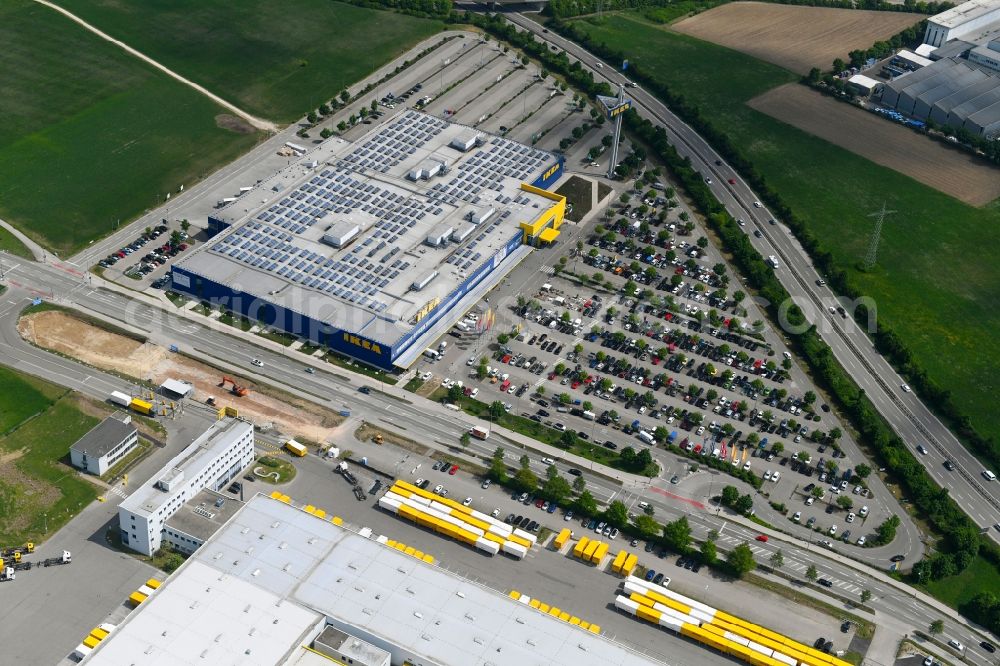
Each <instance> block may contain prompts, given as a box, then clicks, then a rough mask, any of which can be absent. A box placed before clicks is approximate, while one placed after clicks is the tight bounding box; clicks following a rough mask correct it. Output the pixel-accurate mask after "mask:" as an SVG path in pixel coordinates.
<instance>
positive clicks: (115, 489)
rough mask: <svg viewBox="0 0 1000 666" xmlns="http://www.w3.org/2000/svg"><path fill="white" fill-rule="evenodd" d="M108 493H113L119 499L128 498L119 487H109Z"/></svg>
mask: <svg viewBox="0 0 1000 666" xmlns="http://www.w3.org/2000/svg"><path fill="white" fill-rule="evenodd" d="M108 492H109V493H113V494H115V495H118V496H119V497H121V498H122V499H125V498H126V497H128V493H126V492H125V491H124V490H122V489H121V488H120V487H118V486H111V487H109V488H108Z"/></svg>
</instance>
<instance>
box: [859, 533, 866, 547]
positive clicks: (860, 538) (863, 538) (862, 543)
mask: <svg viewBox="0 0 1000 666" xmlns="http://www.w3.org/2000/svg"><path fill="white" fill-rule="evenodd" d="M865 541H867V539H865V537H864V536H863V535H862V536H859V537H858V545H859V546H863V545H865Z"/></svg>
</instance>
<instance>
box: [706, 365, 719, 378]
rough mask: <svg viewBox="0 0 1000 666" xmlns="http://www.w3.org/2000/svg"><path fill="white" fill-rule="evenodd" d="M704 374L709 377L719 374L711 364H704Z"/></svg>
mask: <svg viewBox="0 0 1000 666" xmlns="http://www.w3.org/2000/svg"><path fill="white" fill-rule="evenodd" d="M705 374H706V375H708V376H709V377H714V376H716V375H717V374H719V371H718V370H717V369H716V367H715V364H713V363H706V364H705Z"/></svg>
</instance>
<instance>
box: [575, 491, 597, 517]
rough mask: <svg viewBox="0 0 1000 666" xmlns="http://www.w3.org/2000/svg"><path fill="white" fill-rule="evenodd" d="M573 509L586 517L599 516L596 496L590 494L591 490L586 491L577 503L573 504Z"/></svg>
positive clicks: (578, 498)
mask: <svg viewBox="0 0 1000 666" xmlns="http://www.w3.org/2000/svg"><path fill="white" fill-rule="evenodd" d="M573 509H574V510H575V511H576V512H577V513H579V514H582V515H584V516H596V515H597V500H595V499H594V496H593V495H591V494H590V491H589V490H584V491H583V492H582V493H580V495H579V497H577V498H576V501H575V502H573Z"/></svg>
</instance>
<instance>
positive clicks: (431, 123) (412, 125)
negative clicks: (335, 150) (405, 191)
mask: <svg viewBox="0 0 1000 666" xmlns="http://www.w3.org/2000/svg"><path fill="white" fill-rule="evenodd" d="M447 126H448V123H446V122H444V121H443V120H440V119H438V118H435V117H433V116H428V115H424V114H422V113H417V112H416V111H407V112H406V113H404V114H402V115H400V116H399V117H398V118H397V119H396V120H394V121H393V122H391V123H389V124H388V125H386V126H385V127H384V128H383V129H382V130H381V131H380V132H379V133H378V134H376V135H373V136H371V137H369V139H368V140H367V141H365V142H364V143H362V144H360V145H359V146H358V147H357V148H356V149H355V150H353V151H352V152H350V153H349V154H347V155H345V156H344V157H343V159H342V161H343V162H345V163H346V164H350V165H351V166H352V167H354V168H355V169H367V170H372V171H378V172H380V173H386V172H388V171H389V169H390V168H392V167H394V166H396V165H397V164H399V163H400V162H402V161H403V160H404V159H406V158H407V157H409V156H410V155H412V154H414V153H415V152H416V151H417V149H418V148H420V147H422V146H423V145H424V144H425V143H427V142H428V141H429V140H430V139H431V138H433V137H434V136H437V135H438V134H440V133H441V130H443V129H444V128H445V127H447Z"/></svg>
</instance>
